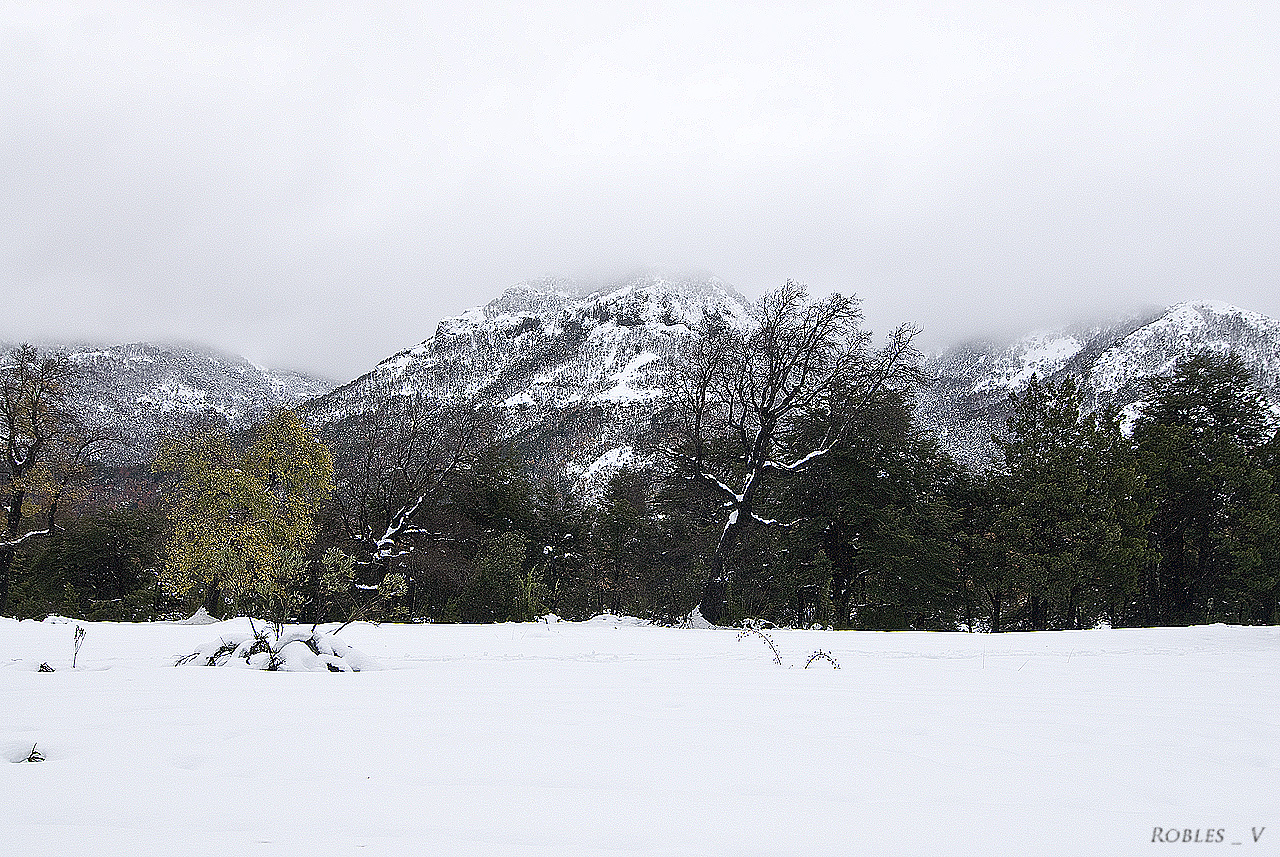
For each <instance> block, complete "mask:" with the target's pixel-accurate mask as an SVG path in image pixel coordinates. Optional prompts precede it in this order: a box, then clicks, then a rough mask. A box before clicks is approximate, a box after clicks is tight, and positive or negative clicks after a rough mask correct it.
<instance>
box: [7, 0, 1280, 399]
mask: <svg viewBox="0 0 1280 857" xmlns="http://www.w3.org/2000/svg"><path fill="white" fill-rule="evenodd" d="M1278 34H1280V6H1277V5H1276V4H1259V3H1192V2H1183V0H1173V2H1154V0H1137V2H1125V3H1118V2H1113V0H1082V2H1076V3H1071V4H1065V5H1060V6H1053V5H1046V4H1021V5H1020V4H1009V3H1004V2H995V0H978V2H965V3H957V2H946V0H943V2H937V0H929V2H924V0H894V2H886V1H885V0H872V2H860V3H821V2H820V3H793V4H742V3H736V2H727V0H711V2H705V3H697V4H689V3H676V2H668V1H667V0H652V1H650V0H645V2H639V3H630V4H600V3H588V2H584V0H533V2H521V3H510V2H501V0H500V1H499V2H495V3H483V4H481V3H438V2H425V3H403V2H395V0H392V1H391V2H377V3H368V4H352V3H337V2H330V0H317V2H311V3H306V4H290V3H284V4H275V3H271V4H263V3H244V2H234V0H233V2H226V3H218V4H212V5H206V4H187V3H175V4H145V3H137V2H133V0H102V2H95V3H81V2H64V3H54V4H43V3H41V4H28V3H20V2H19V3H8V4H5V5H4V7H3V8H2V9H0V67H2V68H3V70H4V73H3V74H0V104H3V105H4V106H3V108H2V109H0V164H2V165H3V169H2V170H0V224H3V225H2V226H0V339H8V340H24V339H35V340H50V341H52V340H58V341H66V340H69V339H85V340H90V341H105V342H114V343H118V342H135V341H158V340H165V339H169V338H173V337H179V338H183V339H187V340H193V341H202V342H210V343H212V344H214V345H216V346H217V347H219V348H221V349H222V350H224V351H228V352H232V353H236V354H244V355H246V356H247V357H248V358H250V359H252V360H254V361H255V362H258V363H261V364H264V365H269V366H278V367H279V366H283V367H291V368H296V369H302V370H306V371H308V372H310V373H312V374H318V375H323V376H328V377H334V378H351V377H354V376H356V375H358V374H360V373H362V372H364V371H366V370H367V369H368V367H370V366H372V365H374V364H375V363H376V362H377V361H378V360H380V359H382V358H383V357H384V356H386V355H387V354H391V353H393V352H395V351H396V350H398V349H400V348H403V347H404V344H405V343H410V342H415V341H418V340H420V339H421V338H422V336H423V335H424V334H423V331H424V330H428V329H429V328H430V327H431V326H432V325H434V324H435V322H436V321H437V320H438V319H440V318H442V317H448V316H456V315H458V314H459V313H461V312H463V311H464V310H465V309H466V308H467V307H469V306H475V305H479V304H484V303H486V302H487V301H488V300H490V299H491V298H492V297H493V294H494V290H495V284H503V285H505V284H510V283H515V282H519V281H521V280H523V279H526V278H529V277H536V276H538V275H541V274H544V273H555V272H564V271H579V270H598V269H613V270H615V271H616V270H617V269H618V267H622V268H626V267H628V266H631V265H633V264H658V265H665V266H671V267H674V268H686V267H699V268H705V269H708V270H713V271H715V272H717V274H719V276H721V277H723V278H724V279H725V280H726V281H727V282H731V283H733V284H734V285H735V286H736V287H737V288H738V289H740V290H741V291H742V292H743V293H744V294H745V295H747V296H748V297H751V298H755V297H758V296H759V295H760V294H762V293H763V292H764V290H766V289H768V288H774V287H777V286H779V285H781V284H782V283H783V282H785V281H786V280H787V279H789V278H790V279H795V280H798V281H801V282H805V283H807V284H809V285H810V287H811V288H812V289H813V291H814V292H815V293H817V294H824V293H829V292H831V291H836V290H838V291H842V292H846V293H847V292H856V293H858V294H860V295H862V296H863V297H864V298H865V299H866V304H865V308H866V312H867V317H868V320H869V321H870V322H871V324H872V325H873V326H874V327H875V328H876V329H877V330H879V331H887V330H889V329H891V328H892V327H893V326H894V325H896V324H897V323H899V322H903V321H910V322H915V323H917V324H920V325H922V326H923V327H924V328H925V333H924V340H923V341H924V342H925V343H926V344H927V345H928V347H930V348H941V347H944V346H947V345H949V344H951V343H953V342H955V341H957V340H959V339H961V338H963V337H967V336H971V335H974V334H975V333H976V334H980V335H988V336H991V335H1002V336H1009V337H1016V336H1017V335H1019V334H1021V333H1022V332H1024V331H1026V330H1031V329H1038V328H1043V327H1051V326H1054V325H1056V324H1059V323H1060V322H1061V321H1063V320H1075V319H1090V318H1096V317H1099V316H1102V317H1110V316H1113V315H1116V314H1125V313H1128V312H1130V311H1132V310H1133V309H1134V308H1135V307H1139V306H1145V305H1157V306H1169V305H1172V304H1175V303H1178V302H1180V301H1185V300H1193V299H1201V298H1206V299H1214V300H1221V301H1226V302H1228V303H1231V304H1233V305H1236V306H1242V307H1248V308H1250V309H1252V310H1254V311H1257V312H1262V313H1265V314H1268V315H1270V316H1273V317H1276V316H1280V289H1277V288H1276V283H1277V281H1278V274H1280V250H1278V249H1277V248H1280V244H1278V243H1277V242H1276V240H1275V228H1276V223H1277V222H1280V217H1278V214H1280V212H1278V211H1277V204H1278V203H1277V200H1280V192H1278V191H1280V173H1277V171H1276V170H1275V167H1274V165H1275V164H1276V163H1280V100H1278V99H1276V98H1275V97H1274V90H1275V81H1276V80H1277V79H1280V52H1277V51H1276V50H1275V43H1276V39H1277V35H1278Z"/></svg>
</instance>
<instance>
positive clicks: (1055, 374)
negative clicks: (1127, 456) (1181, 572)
mask: <svg viewBox="0 0 1280 857" xmlns="http://www.w3.org/2000/svg"><path fill="white" fill-rule="evenodd" d="M747 311H748V302H747V301H746V299H745V298H743V297H742V295H740V294H739V293H738V292H737V291H736V290H735V289H733V287H731V286H729V285H727V284H725V283H724V282H722V281H720V280H718V279H716V278H715V277H711V276H705V275H669V274H665V275H660V274H653V273H646V274H638V275H635V276H631V277H626V278H621V279H618V280H614V281H605V282H583V281H578V280H569V279H544V280H538V281H531V282H526V283H522V284H520V285H517V286H514V287H512V288H510V289H507V290H506V291H505V292H504V293H503V294H502V295H500V296H499V297H498V298H496V299H495V300H493V301H491V302H490V303H488V304H486V305H484V306H482V307H477V308H475V309H472V310H468V311H467V312H464V313H462V314H461V315H459V316H456V317H453V318H446V319H444V320H443V321H441V322H440V323H439V324H438V325H437V327H436V330H435V332H434V333H433V334H432V335H431V336H430V337H429V338H427V339H426V340H424V341H423V342H421V343H419V344H418V345H416V346H414V347H412V348H409V349H407V350H405V351H402V352H400V353H399V354H395V355H393V356H391V357H389V358H387V359H386V360H384V361H383V362H382V363H380V364H378V366H376V367H375V368H374V369H373V370H372V371H371V372H369V373H367V374H366V375H364V376H362V377H360V378H357V379H355V380H354V381H351V382H350V383H347V384H344V385H342V386H340V387H337V388H336V389H334V386H335V385H334V384H332V383H331V382H327V381H324V380H322V379H317V378H312V377H309V376H306V375H303V374H300V373H281V372H271V371H268V370H265V369H262V368H261V367H258V366H255V365H253V364H252V363H250V362H249V361H247V360H244V359H243V358H240V357H231V356H227V355H222V354H218V353H217V352H214V351H210V350H207V349H202V348H197V347H183V346H160V345H150V344H141V343H136V344H131V345H116V346H110V347H92V346H79V347H76V348H73V349H71V359H72V360H73V362H74V363H75V364H76V365H77V366H78V367H79V368H80V369H81V371H82V375H83V388H84V391H85V396H86V400H87V416H88V419H89V422H90V423H91V425H94V426H96V427H99V428H103V429H106V430H107V431H109V432H110V433H112V434H113V435H115V436H117V437H119V438H121V439H123V440H124V441H125V443H124V444H121V445H118V446H117V447H115V448H114V450H113V451H112V452H111V453H110V455H109V458H110V459H111V460H112V461H114V462H115V463H127V462H130V461H142V460H145V459H146V458H147V457H148V456H149V455H150V454H151V452H152V450H153V449H154V444H155V441H156V439H157V438H158V437H159V436H160V435H161V434H162V433H164V432H167V431H174V430H178V429H181V428H182V427H183V426H187V425H191V424H192V423H195V422H198V421H210V420H212V421H215V422H217V423H220V424H223V425H226V426H228V427H231V428H239V427H243V426H246V425H249V424H250V423H252V422H253V421H254V420H256V419H258V418H260V417H262V416H263V415H265V414H267V413H270V412H271V411H272V410H273V409H275V408H278V407H282V406H294V405H302V406H303V407H304V409H305V410H306V412H307V413H308V414H309V415H310V416H312V417H313V418H315V419H317V420H319V421H320V422H321V423H329V424H335V423H339V422H341V421H343V420H348V419H350V418H352V417H358V415H359V414H361V413H365V412H368V411H370V410H372V409H374V408H375V407H376V406H377V404H378V402H380V401H384V400H386V399H387V398H388V397H394V396H404V395H421V396H424V397H427V398H455V397H466V398H467V399H469V400H471V401H473V402H475V403H477V404H479V405H482V406H489V407H491V408H492V410H493V412H495V413H497V414H498V415H499V416H500V422H501V424H502V425H501V428H502V433H503V434H504V435H505V436H506V437H507V438H509V439H510V440H511V442H512V444H513V445H514V446H515V448H516V450H517V452H519V453H520V454H521V455H522V456H524V457H526V458H528V459H530V460H531V461H532V462H533V463H534V465H535V467H536V468H537V469H539V470H541V471H542V472H544V473H552V472H555V473H560V474H563V475H566V476H568V477H569V478H570V479H572V480H574V481H575V482H576V483H577V484H578V487H579V488H580V489H583V490H586V491H588V492H590V491H591V490H593V486H595V487H598V486H599V485H601V484H603V481H604V478H603V477H606V476H607V475H609V474H610V473H612V472H613V471H615V470H616V469H617V468H618V467H619V466H621V465H623V464H625V463H628V462H632V461H635V460H636V456H637V453H636V451H635V444H636V441H637V440H638V439H639V438H641V437H643V436H644V435H645V434H646V432H647V430H648V428H649V426H650V424H651V420H652V419H653V417H654V416H655V414H656V413H657V411H658V408H659V407H660V404H661V401H662V397H663V396H664V394H665V393H664V391H665V389H666V388H667V387H668V385H669V379H668V375H667V373H668V370H669V367H670V365H671V361H672V358H673V357H674V356H675V355H676V353H677V351H678V350H679V349H680V347H681V346H682V343H684V342H685V341H687V338H688V337H689V335H690V328H691V327H692V326H693V325H696V324H697V323H698V322H699V321H700V320H701V319H702V318H703V316H704V314H707V313H711V314H716V315H719V316H721V317H723V318H724V319H725V320H726V321H727V322H728V323H730V324H734V325H743V324H746V323H747ZM1206 348H1207V349H1213V350H1216V351H1235V352H1237V353H1239V354H1240V355H1241V356H1242V357H1243V358H1244V360H1245V362H1246V363H1247V365H1248V366H1249V367H1250V369H1251V370H1252V371H1253V374H1254V377H1255V379H1256V381H1257V383H1258V385H1259V386H1260V388H1261V389H1262V390H1263V391H1264V392H1267V393H1268V394H1269V395H1271V396H1272V397H1273V399H1274V400H1275V401H1276V402H1277V403H1280V321H1277V320H1276V319H1272V318H1268V317H1266V316H1262V315H1259V314H1257V313H1253V312H1248V311H1246V310H1242V309H1238V308H1236V307H1232V306H1228V305H1225V304H1220V303H1213V302H1207V301H1199V302H1191V303H1184V304H1178V305H1177V306H1174V307H1171V308H1169V309H1167V310H1162V311H1153V312H1150V313H1148V314H1146V315H1144V316H1141V317H1137V318H1132V319H1128V320H1126V321H1121V322H1108V323H1103V324H1095V325H1082V326H1075V327H1069V328H1064V329H1061V330H1057V331H1051V332H1041V333H1035V334H1030V335H1028V336H1026V337H1023V338H1022V339H1020V340H1018V341H1017V342H1014V343H1012V344H1004V345H997V344H992V343H987V342H973V343H967V344H964V345H960V346H956V347H954V348H951V349H948V350H947V351H945V352H943V353H941V354H939V355H936V356H934V357H931V358H928V360H927V363H926V368H927V369H928V370H929V372H930V374H931V375H932V377H933V378H934V381H933V383H932V384H931V386H930V387H929V388H928V389H927V390H925V391H924V393H923V395H922V396H921V400H920V405H919V416H920V419H921V422H922V424H923V425H924V426H925V427H927V428H929V429H930V430H932V431H934V432H935V433H936V434H937V435H938V437H939V438H940V440H941V442H942V445H943V447H944V448H945V449H946V450H947V451H949V452H950V453H951V454H952V455H953V456H955V457H956V458H957V459H958V460H960V461H962V462H963V463H965V464H967V465H969V466H972V467H978V468H981V467H985V466H987V465H989V464H990V463H991V461H992V460H993V458H994V456H995V454H996V451H995V447H994V444H993V443H992V441H991V436H992V434H993V433H997V432H1000V431H1002V430H1003V426H1004V420H1005V417H1006V416H1007V414H1008V396H1009V392H1010V391H1012V390H1017V389H1020V388H1021V387H1022V386H1024V385H1025V384H1026V382H1027V381H1028V380H1029V379H1030V378H1031V376H1032V375H1033V374H1038V375H1040V376H1041V377H1042V378H1047V379H1050V380H1054V381H1057V380H1061V379H1062V378H1063V377H1065V376H1067V375H1072V376H1074V377H1075V378H1077V379H1078V380H1079V382H1080V383H1081V386H1082V389H1083V390H1084V393H1085V398H1086V402H1087V403H1088V404H1089V406H1091V407H1116V408H1124V407H1131V406H1133V405H1134V403H1136V402H1140V400H1141V397H1142V395H1143V389H1144V386H1143V385H1144V381H1145V380H1146V379H1147V378H1149V377H1151V376H1153V375H1160V374H1164V373H1167V372H1169V371H1170V370H1171V369H1172V367H1173V366H1174V364H1175V363H1176V362H1177V361H1178V360H1179V359H1180V358H1182V357H1184V356H1186V355H1188V354H1191V353H1194V352H1195V351H1198V350H1201V349H1206ZM1278 407H1280V406H1278Z"/></svg>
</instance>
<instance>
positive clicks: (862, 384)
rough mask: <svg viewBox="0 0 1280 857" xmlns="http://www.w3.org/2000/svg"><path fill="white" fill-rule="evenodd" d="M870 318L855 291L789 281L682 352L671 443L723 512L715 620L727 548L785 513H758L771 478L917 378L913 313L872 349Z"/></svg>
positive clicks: (807, 461)
mask: <svg viewBox="0 0 1280 857" xmlns="http://www.w3.org/2000/svg"><path fill="white" fill-rule="evenodd" d="M861 321H862V313H861V310H860V309H859V306H858V302H857V299H856V298H853V297H845V296H843V295H839V294H835V295H832V296H831V297H829V298H825V299H823V300H820V301H813V300H811V299H810V298H809V294H808V291H807V290H806V288H805V287H804V286H803V285H800V284H798V283H794V282H791V281H788V282H787V283H786V285H784V286H782V287H781V288H780V289H777V290H776V291H773V292H770V293H769V294H767V295H765V296H764V297H763V298H762V299H761V300H760V301H759V303H758V304H757V305H756V306H755V307H754V308H753V310H752V322H753V323H752V324H751V325H750V326H749V327H748V328H747V329H745V330H743V329H739V328H735V327H734V326H731V325H729V324H727V323H725V322H724V321H722V320H719V319H715V318H708V319H707V320H706V321H705V322H704V324H703V325H702V327H701V329H700V330H698V331H697V335H696V337H695V339H694V342H693V343H692V344H691V347H690V348H689V349H687V351H686V352H685V354H684V356H683V357H682V359H681V360H680V361H679V362H678V368H677V371H676V387H675V392H674V399H675V406H676V410H677V412H678V420H679V426H680V427H679V438H680V444H679V446H678V447H677V448H674V449H670V450H668V451H669V453H670V454H671V455H672V456H673V457H674V458H675V459H676V460H677V461H678V462H680V463H681V464H683V466H684V467H685V468H686V469H687V470H688V471H689V472H690V473H691V474H692V476H693V477H694V478H696V479H698V480H700V481H702V482H703V483H704V484H706V485H707V486H709V487H710V489H711V491H712V493H713V494H714V496H715V497H716V498H717V499H718V501H719V503H720V504H721V508H722V509H723V512H724V516H725V517H724V526H723V528H722V530H721V532H720V537H719V541H718V542H717V544H716V548H715V552H714V553H713V555H712V558H711V566H710V568H709V570H708V574H707V579H706V583H705V585H704V587H703V592H702V597H701V600H700V602H699V604H698V610H699V611H700V612H701V614H702V616H703V617H704V618H705V619H706V620H707V621H708V622H711V623H713V624H714V623H715V622H717V621H718V620H719V619H720V617H721V614H722V613H723V610H724V601H725V596H726V593H727V587H728V583H729V579H730V575H731V570H730V567H729V558H730V556H731V555H732V553H733V551H734V550H735V549H736V548H737V546H738V545H740V544H741V542H742V538H743V535H744V534H745V533H746V532H747V530H748V529H749V528H750V527H752V526H754V525H762V524H763V525H783V526H785V525H786V524H782V522H779V521H775V520H772V519H768V518H765V517H762V516H761V515H759V514H758V513H757V508H758V502H759V499H760V497H761V491H762V489H763V488H764V487H765V485H766V484H767V483H768V482H770V481H771V480H774V479H776V478H778V477H785V476H787V475H791V474H795V473H799V472H801V471H803V470H804V469H806V468H808V467H809V466H810V465H812V464H813V463H814V462H815V461H817V460H818V459H820V458H821V457H822V456H824V455H826V454H827V453H829V452H830V451H831V450H832V449H834V448H836V447H837V446H838V445H839V444H841V443H844V442H846V440H847V430H848V426H849V424H850V421H849V419H848V418H849V417H850V416H851V415H852V414H853V413H854V412H856V411H857V410H859V409H861V408H864V407H866V406H867V405H868V404H869V403H870V402H872V401H873V400H874V399H875V397H876V395H877V394H878V393H879V392H880V391H881V390H882V389H884V388H885V387H886V386H887V385H895V384H903V383H911V382H915V381H917V380H918V379H919V371H920V370H919V368H918V365H919V364H918V357H919V354H918V352H917V351H916V350H915V348H914V347H913V345H912V340H913V338H914V337H915V335H916V334H917V333H918V329H917V328H915V327H912V326H910V325H903V326H902V327H899V328H898V329H897V330H895V331H894V332H893V333H892V334H891V335H890V336H889V342H888V344H887V345H886V346H885V348H884V349H882V350H880V351H874V350H872V349H871V348H870V347H869V343H870V334H869V333H868V332H866V331H865V330H863V329H862V328H861V326H860V325H861ZM815 424H816V425H818V426H819V427H820V429H821V430H820V431H819V432H818V433H817V438H816V440H815V435H814V432H813V428H814V426H815Z"/></svg>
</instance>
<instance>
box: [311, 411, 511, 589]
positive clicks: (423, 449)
mask: <svg viewBox="0 0 1280 857" xmlns="http://www.w3.org/2000/svg"><path fill="white" fill-rule="evenodd" d="M375 398H376V401H377V405H376V406H375V407H374V408H373V409H371V410H369V411H364V412H362V413H359V414H357V415H353V416H349V417H347V418H345V419H343V420H341V421H340V422H337V423H333V424H330V425H329V426H328V427H327V428H326V429H325V430H324V434H325V436H326V437H327V438H328V440H329V446H330V448H331V449H332V450H333V454H334V465H335V483H336V487H335V491H334V501H335V504H336V509H337V514H338V517H339V519H340V521H341V525H342V527H343V529H344V530H345V532H346V534H347V536H348V537H349V538H350V540H351V541H352V543H354V544H355V546H356V547H357V549H358V550H359V551H360V554H361V556H360V557H359V559H358V562H359V563H360V564H362V565H366V566H369V565H372V566H381V567H382V571H383V573H386V572H389V571H391V570H392V569H393V568H394V567H395V566H396V565H397V563H398V561H399V560H402V559H404V558H405V557H407V556H408V555H409V553H410V552H411V551H412V550H413V549H414V547H415V544H416V543H419V542H421V541H422V540H424V539H436V538H439V537H440V534H439V533H436V532H435V531H434V530H433V529H432V528H431V527H430V526H429V525H428V523H427V521H425V520H424V518H425V517H426V515H427V513H428V512H429V511H430V508H431V506H432V505H433V501H435V500H437V499H439V498H440V497H441V496H442V495H443V494H444V493H445V492H446V491H447V490H448V488H449V487H450V486H451V483H452V481H453V480H454V479H455V477H457V476H458V475H459V474H461V473H462V472H464V471H466V470H468V469H470V468H471V466H472V464H473V462H474V461H475V459H476V456H477V455H479V453H480V450H481V449H482V448H483V445H484V442H485V440H486V439H487V437H488V434H489V432H488V424H487V421H486V420H485V419H484V416H483V414H482V412H481V411H480V410H478V409H477V408H476V407H475V406H474V404H473V403H471V402H469V401H465V400H461V401H459V400H453V399H433V398H428V397H424V396H421V395H403V394H400V393H398V392H390V391H387V393H386V394H385V395H377V396H376V397H375ZM409 583H410V593H409V594H410V597H411V599H412V595H413V592H412V589H413V586H412V584H413V581H412V579H410V581H409ZM374 585H376V584H374Z"/></svg>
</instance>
